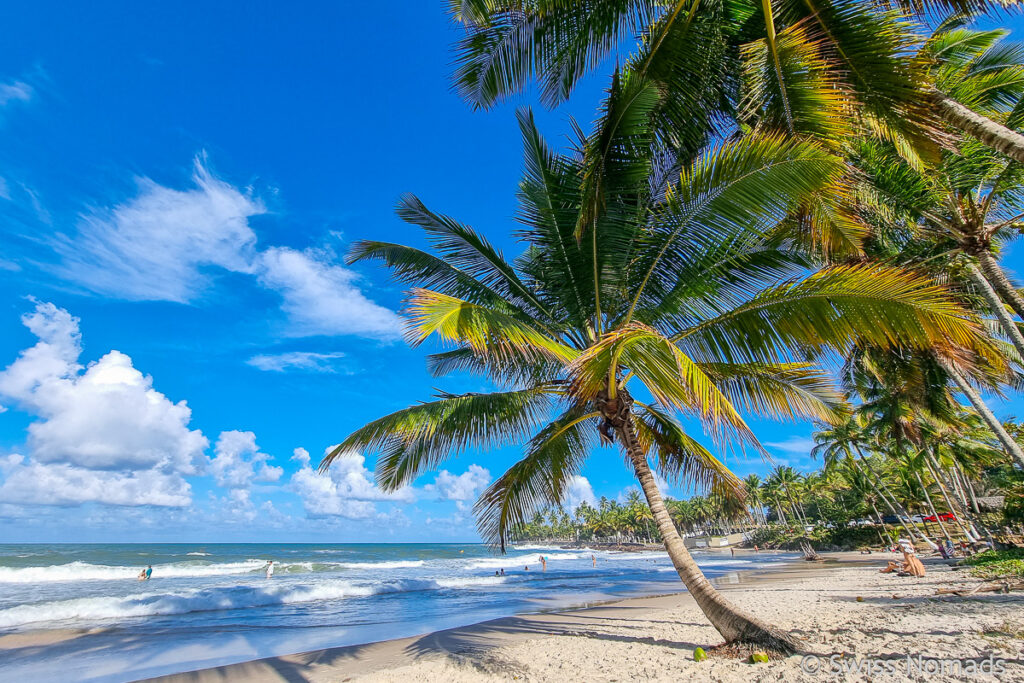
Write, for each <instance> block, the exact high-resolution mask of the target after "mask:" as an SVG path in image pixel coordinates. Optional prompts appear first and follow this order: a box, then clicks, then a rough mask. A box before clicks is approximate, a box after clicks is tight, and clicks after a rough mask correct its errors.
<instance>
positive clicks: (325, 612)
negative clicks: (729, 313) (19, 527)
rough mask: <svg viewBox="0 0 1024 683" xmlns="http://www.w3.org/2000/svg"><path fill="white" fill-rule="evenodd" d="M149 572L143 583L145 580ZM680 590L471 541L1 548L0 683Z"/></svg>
mask: <svg viewBox="0 0 1024 683" xmlns="http://www.w3.org/2000/svg"><path fill="white" fill-rule="evenodd" d="M540 555H543V556H544V557H545V558H546V559H547V563H548V564H547V571H541V563H540V561H539V556H540ZM592 556H593V557H594V558H596V560H597V566H596V567H595V566H594V563H593V560H592ZM696 558H697V561H698V563H699V564H700V565H701V567H702V568H703V570H704V572H705V573H706V574H707V575H708V576H710V577H713V578H718V579H719V580H724V581H735V580H736V574H735V573H736V572H738V571H741V570H748V569H757V570H763V571H767V570H771V568H772V567H773V566H778V565H780V564H781V563H784V562H788V561H790V560H791V559H792V558H793V556H792V555H785V554H760V555H751V554H742V555H740V556H738V557H735V558H733V557H730V556H729V555H728V554H724V555H723V554H720V553H697V554H696ZM268 560H274V564H275V573H274V576H273V578H271V579H267V578H266V577H265V572H264V568H265V566H266V564H267V561H268ZM147 565H152V566H153V575H152V579H151V580H149V581H147V582H140V581H138V580H137V579H136V577H137V575H138V573H139V571H140V570H141V569H144V568H145V567H146V566H147ZM526 567H529V571H526ZM502 569H504V570H505V575H504V576H500V575H498V576H496V575H495V572H499V573H500V571H501V570H502ZM679 590H682V584H681V583H680V582H679V579H678V577H677V576H676V575H675V572H674V570H673V568H672V566H671V563H670V562H669V560H668V557H667V556H666V555H665V554H664V553H646V552H644V553H628V552H610V551H601V550H594V551H592V550H589V549H583V550H561V549H558V548H555V547H550V546H535V545H520V546H516V547H514V548H512V549H511V550H510V551H509V552H508V554H506V555H504V556H498V555H495V554H492V552H491V551H490V550H489V549H488V548H487V547H486V546H483V545H479V544H414V543H410V544H379V545H374V544H337V545H332V544H207V545H204V544H152V545H145V544H109V545H107V544H88V545H85V544H83V545H72V544H61V545H33V544H19V545H0V660H3V663H2V664H0V681H19V683H21V682H23V681H37V682H45V681H61V682H65V681H72V680H73V681H103V682H107V681H130V680H136V679H139V678H144V677H147V676H156V675H160V674H166V673H175V672H179V671H188V670H193V669H197V668H203V667H208V666H217V665H221V664H228V663H232V662H239V661H246V660H250V659H256V658H260V657H268V656H273V655H280V654H287V653H291V652H303V651H306V650H312V649H319V648H324V647H332V646H340V645H353V644H357V643H367V642H373V641H377V640H386V639H390V638H401V637H406V636H412V635H416V634H420V633H427V632H431V631H436V630H438V629H443V628H450V627H454V626H461V625H466V624H472V623H475V622H478V621H482V620H486V619H492V618H496V617H502V616H509V615H513V614H519V613H524V612H538V611H545V610H554V609H563V608H567V607H576V606H584V605H587V604H593V603H595V602H601V601H606V600H612V599H616V598H625V597H636V596H642V595H657V594H662V593H669V592H675V591H679Z"/></svg>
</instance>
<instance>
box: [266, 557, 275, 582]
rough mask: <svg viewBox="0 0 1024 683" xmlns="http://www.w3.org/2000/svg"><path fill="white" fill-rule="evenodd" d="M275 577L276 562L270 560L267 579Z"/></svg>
mask: <svg viewBox="0 0 1024 683" xmlns="http://www.w3.org/2000/svg"><path fill="white" fill-rule="evenodd" d="M273 576H274V561H273V560H270V561H269V562H267V578H268V579H270V578H273Z"/></svg>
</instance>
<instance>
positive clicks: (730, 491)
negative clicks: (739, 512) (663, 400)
mask: <svg viewBox="0 0 1024 683" xmlns="http://www.w3.org/2000/svg"><path fill="white" fill-rule="evenodd" d="M634 405H636V406H637V407H638V408H640V412H639V413H637V417H638V418H639V419H638V420H637V438H638V439H639V440H640V443H641V444H642V445H643V447H644V450H645V451H647V452H648V453H649V454H651V455H653V456H655V459H656V465H657V470H658V472H659V474H661V476H663V477H664V478H665V480H666V481H668V482H670V483H671V484H673V485H675V486H690V487H693V488H694V489H698V490H704V491H707V492H709V493H712V494H716V495H722V496H728V497H731V498H735V499H738V500H742V499H743V498H744V495H745V493H744V490H743V484H742V482H741V481H740V480H739V479H738V478H737V477H736V475H735V474H733V473H732V472H730V471H729V468H728V467H726V466H725V464H723V463H722V462H721V461H720V460H718V458H716V457H715V456H714V455H712V454H711V452H710V451H708V450H707V449H706V448H705V447H704V446H703V445H702V444H701V443H700V442H699V441H697V440H696V439H694V438H693V437H692V436H690V435H689V434H687V433H686V431H685V430H684V429H683V427H682V425H681V424H679V422H678V421H677V420H676V419H675V418H674V417H672V416H671V415H670V414H668V413H667V412H665V411H664V410H662V409H660V408H658V407H657V406H651V405H643V404H640V403H637V404H634Z"/></svg>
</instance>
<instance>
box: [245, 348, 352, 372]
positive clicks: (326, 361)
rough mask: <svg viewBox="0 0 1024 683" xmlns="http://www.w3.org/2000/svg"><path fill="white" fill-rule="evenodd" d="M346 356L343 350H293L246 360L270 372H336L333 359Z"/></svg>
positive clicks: (255, 366)
mask: <svg viewBox="0 0 1024 683" xmlns="http://www.w3.org/2000/svg"><path fill="white" fill-rule="evenodd" d="M344 357H345V354H344V353H341V352H337V353H314V352H312V351H291V352H289V353H278V354H273V355H268V354H261V355H258V356H253V357H252V358H250V359H249V360H247V361H245V362H246V363H248V364H249V365H251V366H253V367H254V368H259V369H260V370H267V371H268V372H285V371H287V370H302V371H305V372H322V373H335V372H337V371H338V370H337V368H336V367H335V366H334V363H333V361H335V360H337V359H339V358H344Z"/></svg>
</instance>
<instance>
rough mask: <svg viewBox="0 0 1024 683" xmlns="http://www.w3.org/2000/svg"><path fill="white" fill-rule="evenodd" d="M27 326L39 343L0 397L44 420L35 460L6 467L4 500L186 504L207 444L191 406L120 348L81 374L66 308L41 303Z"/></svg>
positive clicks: (22, 358)
mask: <svg viewBox="0 0 1024 683" xmlns="http://www.w3.org/2000/svg"><path fill="white" fill-rule="evenodd" d="M22 322H23V323H24V324H25V325H26V326H27V327H28V328H29V330H31V331H32V333H33V334H35V335H36V337H38V339H39V341H38V342H37V343H36V344H35V345H34V346H32V347H30V348H28V349H25V350H24V351H22V352H21V354H20V355H19V357H18V358H17V360H15V361H14V362H13V363H12V364H11V365H10V366H8V367H7V368H6V369H5V370H4V371H3V372H0V397H3V398H4V399H5V400H7V401H11V402H13V404H14V405H17V406H19V407H20V408H22V409H24V410H25V411H26V412H29V413H31V414H33V415H35V416H36V417H37V418H38V419H37V420H36V421H35V422H33V423H32V424H30V425H29V428H28V445H29V448H30V453H29V455H30V456H31V457H30V459H20V460H18V461H17V462H14V461H11V462H9V463H8V467H7V471H6V476H5V480H4V484H3V486H2V487H0V500H5V501H18V502H36V503H53V504H71V503H76V502H86V501H88V500H93V501H97V502H105V503H111V504H116V505H186V504H187V503H188V500H189V485H188V483H187V482H186V481H185V480H184V479H183V475H191V474H196V473H197V472H199V471H200V470H201V469H202V467H203V466H204V464H205V462H206V456H205V455H204V451H205V449H206V447H207V445H208V442H207V440H206V437H204V436H203V434H202V432H200V431H199V430H192V429H189V427H188V424H189V421H190V420H191V414H192V413H191V410H190V409H189V407H188V405H187V404H186V403H185V402H184V401H180V402H177V403H174V402H172V401H171V400H169V399H168V398H167V397H166V396H164V395H163V394H162V393H160V392H159V391H157V390H155V389H154V388H153V381H152V378H151V377H148V376H145V375H143V374H142V373H141V372H139V371H138V370H137V369H135V367H133V365H132V360H131V358H129V357H128V356H126V355H125V354H123V353H120V352H119V351H110V352H109V353H107V354H106V355H104V356H103V357H102V358H100V360H98V361H96V362H95V363H91V364H89V365H88V367H85V368H83V367H82V366H81V365H80V364H79V362H78V359H79V356H80V354H81V351H82V348H81V333H80V331H79V326H78V319H77V318H74V317H72V316H71V315H70V314H69V313H68V312H67V311H65V310H63V309H60V308H57V307H56V306H54V305H53V304H49V303H38V304H37V305H36V307H35V310H34V311H33V312H32V313H30V314H27V315H25V316H23V318H22ZM19 457H20V456H19Z"/></svg>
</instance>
